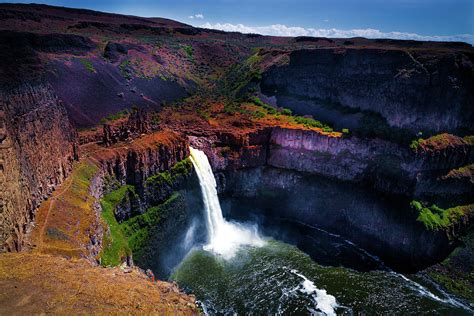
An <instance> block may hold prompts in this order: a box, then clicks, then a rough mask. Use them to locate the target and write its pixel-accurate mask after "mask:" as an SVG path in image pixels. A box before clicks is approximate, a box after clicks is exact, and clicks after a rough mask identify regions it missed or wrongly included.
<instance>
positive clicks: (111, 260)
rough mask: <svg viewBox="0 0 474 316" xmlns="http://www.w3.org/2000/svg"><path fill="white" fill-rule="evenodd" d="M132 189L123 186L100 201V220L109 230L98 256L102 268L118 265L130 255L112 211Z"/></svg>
mask: <svg viewBox="0 0 474 316" xmlns="http://www.w3.org/2000/svg"><path fill="white" fill-rule="evenodd" d="M133 189H134V188H133V186H130V185H124V186H122V187H120V188H118V189H117V190H114V191H112V192H110V193H109V194H106V195H105V196H104V197H103V198H102V200H101V201H100V204H101V206H102V218H103V219H104V220H105V222H106V223H107V224H108V226H109V228H110V234H104V239H103V248H102V252H101V254H100V259H101V264H102V265H103V266H117V265H120V264H121V263H122V261H123V260H122V259H123V258H125V257H127V256H129V255H130V254H131V253H132V252H131V250H130V247H129V245H128V240H127V238H126V237H125V235H124V233H123V231H122V228H121V227H120V224H119V223H118V222H117V219H116V218H115V214H114V210H115V208H116V207H117V205H118V204H119V203H120V202H121V201H122V200H123V199H124V198H125V195H126V194H128V191H129V190H133Z"/></svg>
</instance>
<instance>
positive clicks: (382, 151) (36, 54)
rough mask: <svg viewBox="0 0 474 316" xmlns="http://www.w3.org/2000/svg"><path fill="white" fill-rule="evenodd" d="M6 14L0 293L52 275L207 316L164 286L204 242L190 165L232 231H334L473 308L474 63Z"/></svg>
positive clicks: (426, 45)
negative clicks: (235, 226)
mask: <svg viewBox="0 0 474 316" xmlns="http://www.w3.org/2000/svg"><path fill="white" fill-rule="evenodd" d="M0 16H2V17H4V18H3V19H0V38H2V41H1V44H0V47H1V48H2V49H1V50H0V55H1V57H2V58H0V66H1V67H0V69H1V72H0V83H1V85H2V90H1V95H0V184H1V186H2V190H1V193H0V194H1V195H0V197H1V199H0V202H1V204H0V207H1V212H0V247H1V248H0V250H1V252H2V254H1V255H0V267H1V269H0V272H1V275H0V278H1V279H0V287H4V288H5V289H6V288H7V287H8V282H17V283H18V286H20V287H21V288H23V287H26V286H27V283H28V282H30V281H31V278H32V276H31V275H32V274H31V271H29V270H28V269H36V268H37V267H36V265H37V264H38V265H40V266H46V267H53V266H55V265H56V264H59V265H61V266H63V267H64V269H73V270H74V269H77V270H78V271H81V280H84V282H87V281H86V280H87V278H88V275H90V277H91V279H92V278H93V279H94V280H97V282H98V283H97V284H99V285H103V284H106V282H108V281H107V280H106V279H105V278H102V277H100V276H99V275H100V274H101V272H100V271H102V270H100V269H103V271H107V273H110V278H111V279H113V280H115V281H116V282H117V283H120V282H124V283H123V284H126V285H123V286H122V289H120V286H117V291H118V292H117V293H122V292H120V291H122V290H123V288H124V287H126V286H128V285H130V284H131V283H135V284H136V286H137V288H140V289H137V291H146V293H147V294H146V296H147V297H149V296H153V295H158V297H163V298H164V299H163V301H161V303H160V302H156V304H163V305H162V306H161V305H160V306H161V307H162V308H166V310H167V311H169V312H170V311H172V310H174V311H175V312H176V311H177V310H179V312H180V313H185V314H196V313H198V307H197V305H196V299H195V298H194V296H192V295H190V294H186V293H184V291H183V289H181V290H180V289H178V287H177V286H176V285H172V284H170V283H167V282H162V281H159V282H155V277H158V278H160V279H164V280H166V279H167V278H168V277H169V275H170V274H172V273H173V271H174V270H175V268H176V266H177V265H178V264H179V263H180V262H181V261H182V260H183V258H184V257H185V256H186V254H187V253H189V252H190V250H191V249H192V248H193V246H195V244H196V242H204V241H205V240H206V234H205V228H204V226H203V225H204V224H203V222H204V221H203V216H204V215H203V214H202V209H203V201H202V196H201V191H200V188H199V181H198V177H197V174H196V170H195V169H194V167H193V165H192V164H191V161H190V158H189V157H190V147H192V148H195V149H198V150H201V151H202V152H204V153H205V155H206V157H207V158H208V159H209V163H210V165H211V167H212V171H213V173H214V176H215V179H216V183H217V192H218V194H219V199H220V200H221V203H222V210H223V213H224V215H225V216H226V218H227V217H228V218H229V219H231V220H244V221H251V220H256V221H257V222H261V224H262V226H264V225H265V224H264V223H265V221H266V220H268V219H271V220H281V221H286V222H290V223H293V224H298V225H304V226H305V227H311V229H313V228H317V229H320V230H324V231H327V232H330V233H331V234H335V235H337V236H339V237H340V238H343V239H345V240H348V241H350V242H351V243H353V244H354V245H356V246H357V247H359V248H360V249H363V250H364V251H367V253H370V254H372V255H374V256H376V257H378V258H380V260H381V261H382V262H383V263H384V264H385V265H386V266H388V267H389V268H390V269H393V270H394V271H397V272H401V273H422V274H423V276H427V277H429V278H430V280H434V281H436V282H438V283H440V284H441V286H443V287H444V289H446V290H447V291H448V292H451V293H453V294H454V295H457V296H459V297H461V299H463V300H465V301H466V302H468V303H467V304H468V305H469V304H470V303H472V299H473V298H474V296H473V290H472V288H473V285H472V277H471V276H470V274H472V269H473V265H472V258H473V257H472V256H473V251H474V250H473V249H474V248H473V246H474V245H472V242H471V236H472V220H473V216H474V207H473V203H474V201H473V194H472V193H473V192H474V180H473V179H474V177H473V170H474V169H473V167H472V166H473V163H474V149H473V147H474V140H473V136H472V134H473V126H472V121H474V117H473V115H474V114H473V109H474V104H473V103H474V95H473V93H474V92H473V89H472V87H473V84H474V65H473V62H474V50H473V48H472V46H470V45H468V44H465V43H447V42H416V41H396V40H368V39H363V38H354V39H324V38H282V37H269V36H256V35H255V36H253V35H251V34H240V33H225V32H220V31H215V30H208V29H202V28H194V27H191V26H189V25H185V24H182V23H179V22H175V21H171V20H167V19H151V18H139V17H133V16H121V15H115V14H109V13H100V12H94V11H88V10H76V9H67V8H60V7H50V6H44V5H14V4H0ZM191 235H192V240H193V241H194V242H195V244H193V243H191V242H187V241H189V240H190V237H189V236H191ZM274 237H275V238H276V239H278V238H279V235H278V234H276V235H275V236H274ZM177 245H178V246H177ZM16 252H19V254H17V253H16ZM23 256H24V257H23ZM24 258H27V259H24ZM463 258H464V260H463ZM23 260H29V261H31V262H32V264H31V265H28V266H25V267H24V269H23V270H21V269H18V270H15V273H11V274H9V273H8V270H9V269H14V268H13V267H14V266H15V265H16V264H15V263H18V264H19V263H20V262H21V261H23ZM73 265H74V267H72V266H73ZM100 266H102V267H100ZM113 267H115V268H113ZM48 271H49V272H48V273H50V277H54V278H58V279H60V280H61V286H63V287H64V288H68V286H69V285H68V282H67V280H66V279H65V278H64V277H63V276H61V271H58V270H56V269H50V270H48ZM67 271H68V272H67V273H70V271H69V270H67ZM130 273H131V274H130ZM453 280H454V281H453ZM155 283H156V284H155ZM114 284H115V283H114ZM149 284H153V285H152V286H151V287H152V288H150V286H149ZM37 286H38V289H43V288H44V285H42V284H39V283H38V285H37ZM70 286H71V287H74V286H78V285H77V284H73V285H71V284H70ZM114 286H115V285H114ZM463 287H464V288H463ZM143 288H146V289H143ZM17 292H21V291H20V290H18V291H17ZM15 293H16V292H15ZM123 293H124V294H123V295H126V294H125V293H126V292H123ZM157 293H159V294H157ZM188 293H189V291H188ZM12 295H13V294H12ZM32 295H33V294H32ZM51 295H54V296H55V297H59V296H60V294H58V293H56V292H54V293H52V294H51ZM58 295H59V296H58ZM68 295H69V294H68ZM120 295H122V294H117V296H114V295H112V296H111V299H118V297H119V296H120ZM2 299H4V298H2ZM58 299H59V298H58ZM67 299H68V300H69V299H70V297H69V296H67ZM7 300H8V297H7V298H6V299H4V301H5V302H7ZM38 300H39V299H38ZM91 300H92V301H94V299H93V298H90V297H88V298H85V299H84V301H81V303H80V304H82V305H78V308H83V307H84V306H87V302H89V301H91ZM106 301H107V300H106ZM94 304H96V305H94V306H96V308H99V307H97V306H104V305H103V304H105V303H104V302H103V301H100V302H99V301H94ZM140 304H145V305H146V304H148V303H147V302H145V301H141V303H140ZM173 304H174V305H173ZM2 305H3V304H2ZM147 306H149V305H147ZM172 306H175V307H176V309H173V308H174V307H172ZM469 306H471V307H472V305H469ZM44 310H45V306H44V305H41V304H38V305H37V309H36V310H35V309H34V308H33V309H31V310H28V312H42V311H44ZM146 310H148V311H149V312H156V309H155V310H154V309H146ZM0 311H2V308H0ZM25 311H26V310H25ZM57 311H60V310H57ZM84 311H87V310H86V309H84ZM471 311H472V310H471ZM132 312H133V311H132Z"/></svg>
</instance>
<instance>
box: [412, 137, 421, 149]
mask: <svg viewBox="0 0 474 316" xmlns="http://www.w3.org/2000/svg"><path fill="white" fill-rule="evenodd" d="M422 141H423V138H418V139H414V140H412V141H411V143H410V149H411V150H413V151H417V150H418V148H419V147H420V144H421V142H422Z"/></svg>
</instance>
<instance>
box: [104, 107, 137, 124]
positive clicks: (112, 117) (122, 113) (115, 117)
mask: <svg viewBox="0 0 474 316" xmlns="http://www.w3.org/2000/svg"><path fill="white" fill-rule="evenodd" d="M128 114H130V112H129V110H128V109H123V110H120V111H118V112H117V113H112V114H109V115H107V116H106V117H103V118H102V119H101V120H100V122H101V123H102V124H104V123H107V122H110V121H115V120H118V119H121V118H124V117H126V116H127V115H128Z"/></svg>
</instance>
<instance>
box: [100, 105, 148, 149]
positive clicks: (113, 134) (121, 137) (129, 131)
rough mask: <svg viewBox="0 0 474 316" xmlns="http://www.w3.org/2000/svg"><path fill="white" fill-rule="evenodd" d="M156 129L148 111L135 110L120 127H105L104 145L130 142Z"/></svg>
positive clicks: (108, 125) (107, 125)
mask: <svg viewBox="0 0 474 316" xmlns="http://www.w3.org/2000/svg"><path fill="white" fill-rule="evenodd" d="M156 128H157V126H156V124H152V122H151V115H150V114H149V113H148V112H147V111H145V110H142V109H133V110H132V112H131V113H130V115H129V116H128V119H127V120H126V121H125V122H123V123H121V124H120V125H118V126H112V125H111V124H104V125H103V137H102V143H103V144H104V145H105V146H110V145H112V144H115V143H117V142H119V141H130V140H131V139H133V138H137V137H139V136H141V135H143V134H149V133H150V132H151V131H152V129H156Z"/></svg>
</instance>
